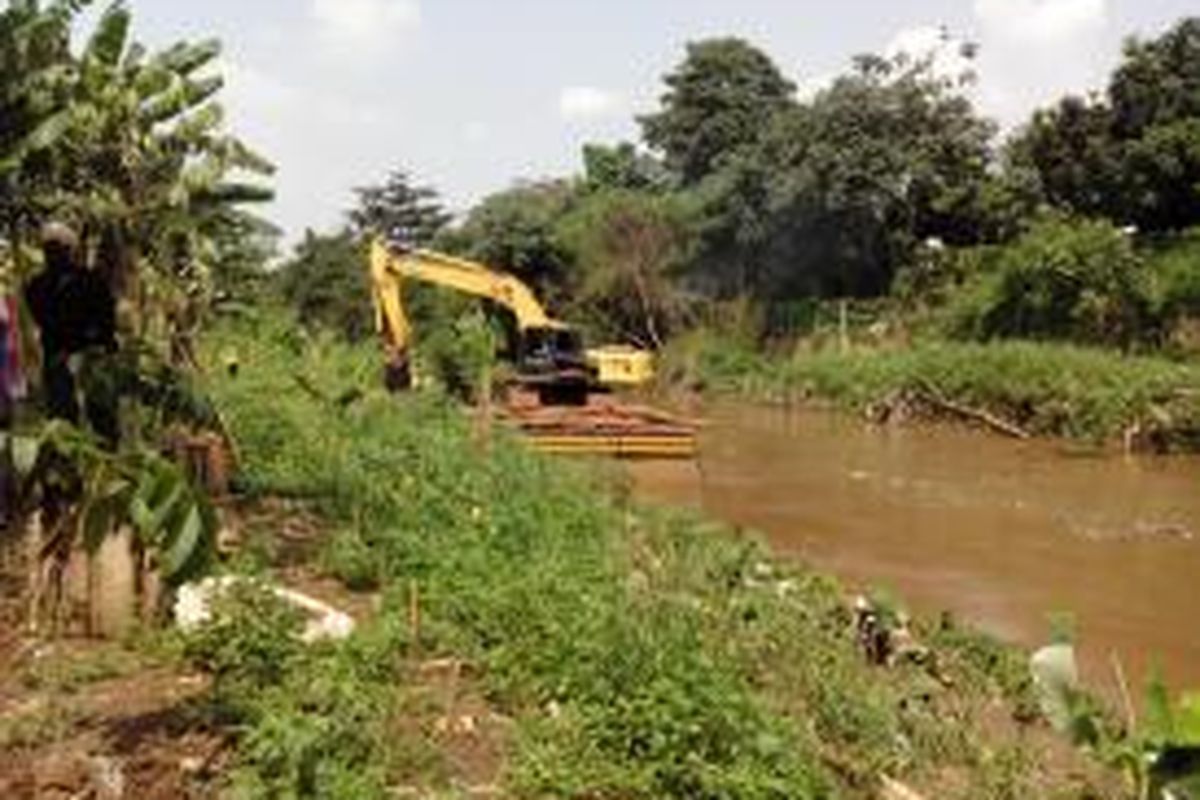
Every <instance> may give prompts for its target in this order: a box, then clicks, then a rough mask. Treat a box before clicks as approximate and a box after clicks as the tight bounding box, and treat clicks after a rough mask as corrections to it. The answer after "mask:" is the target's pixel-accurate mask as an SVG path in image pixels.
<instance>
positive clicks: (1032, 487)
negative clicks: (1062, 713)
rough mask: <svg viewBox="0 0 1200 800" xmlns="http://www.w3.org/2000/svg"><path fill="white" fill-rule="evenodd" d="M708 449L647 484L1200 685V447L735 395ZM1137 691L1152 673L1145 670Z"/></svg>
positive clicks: (717, 411) (961, 604)
mask: <svg viewBox="0 0 1200 800" xmlns="http://www.w3.org/2000/svg"><path fill="white" fill-rule="evenodd" d="M704 416H705V419H706V421H707V425H706V430H705V432H704V435H703V437H702V439H703V443H702V458H701V461H700V462H699V464H693V465H685V464H678V463H666V462H662V463H656V462H644V463H637V464H634V465H633V466H632V467H631V469H632V470H633V474H634V480H635V484H636V486H637V487H638V492H639V494H640V495H641V496H642V497H643V498H645V499H650V500H655V501H664V502H670V503H675V504H684V505H693V506H697V507H700V508H702V509H703V510H704V511H705V512H707V513H708V514H710V515H712V516H715V517H718V518H722V519H725V520H727V521H729V522H732V523H735V524H737V525H740V526H744V527H747V528H753V529H755V530H757V531H759V532H761V533H762V534H763V535H764V536H765V537H766V539H767V540H768V541H769V542H770V543H771V544H772V546H773V547H774V549H775V550H776V551H778V552H781V553H783V554H787V555H795V556H799V557H801V558H802V559H804V560H805V561H807V562H808V563H810V564H812V565H814V566H816V567H818V568H820V569H823V570H827V571H829V572H832V573H834V574H836V575H838V576H840V577H841V578H842V579H843V581H844V582H845V583H846V584H848V585H849V586H850V587H852V588H856V589H858V588H864V587H868V586H871V587H879V588H883V589H885V590H887V591H889V592H891V593H892V594H893V595H894V596H895V597H897V598H898V599H900V600H902V601H903V602H904V603H905V604H907V605H908V607H910V608H912V609H913V610H916V611H921V612H925V613H938V612H941V611H943V610H946V611H951V612H953V613H955V614H956V615H957V616H959V617H961V618H963V619H965V620H969V621H970V622H972V623H974V624H975V625H976V626H978V627H980V628H982V629H984V630H987V631H989V632H991V633H994V634H996V635H998V636H999V637H1001V638H1003V639H1006V640H1008V641H1011V642H1015V643H1018V644H1023V645H1026V646H1029V647H1036V646H1039V645H1041V644H1044V643H1046V642H1047V641H1048V638H1049V637H1050V635H1051V632H1052V631H1053V630H1054V625H1053V623H1052V620H1053V619H1054V618H1055V617H1056V616H1061V615H1069V618H1070V619H1071V620H1073V623H1074V628H1075V630H1076V633H1077V638H1078V641H1079V644H1080V648H1081V653H1082V660H1083V665H1084V673H1085V678H1086V679H1087V680H1088V682H1089V684H1090V685H1092V686H1094V687H1095V688H1098V689H1101V690H1102V691H1105V692H1111V691H1113V690H1114V686H1115V680H1114V678H1113V675H1114V670H1113V669H1112V667H1111V664H1112V661H1113V658H1112V656H1113V654H1116V655H1117V656H1119V659H1120V661H1121V662H1122V664H1123V666H1124V669H1125V670H1126V671H1127V673H1128V675H1129V677H1130V678H1131V680H1133V681H1134V682H1140V681H1141V680H1143V679H1144V678H1145V677H1146V676H1147V675H1148V674H1149V670H1150V668H1151V665H1152V664H1154V663H1158V664H1160V665H1161V666H1162V667H1163V669H1164V671H1165V673H1166V675H1167V677H1168V679H1169V680H1170V681H1171V682H1172V685H1173V686H1177V687H1184V686H1187V687H1200V458H1149V457H1146V458H1126V457H1122V456H1112V455H1109V456H1098V455H1094V454H1092V455H1081V454H1079V453H1071V452H1070V451H1069V450H1068V449H1067V448H1066V446H1064V445H1062V444H1056V443H1047V442H1036V443H1022V442H1014V441H1009V440H1006V439H1001V438H998V437H994V436H991V435H987V434H982V433H977V432H972V431H967V430H959V429H955V428H949V427H936V426H911V427H892V428H873V427H869V426H867V425H864V424H863V423H862V422H860V421H858V420H856V419H853V418H849V417H846V416H842V415H837V414H831V413H824V412H818V411H811V410H782V409H770V408H762V407H756V406H744V405H727V406H719V407H716V408H712V409H708V410H707V411H706V412H705V415H704ZM1134 688H1135V691H1136V689H1137V687H1136V686H1135V687H1134Z"/></svg>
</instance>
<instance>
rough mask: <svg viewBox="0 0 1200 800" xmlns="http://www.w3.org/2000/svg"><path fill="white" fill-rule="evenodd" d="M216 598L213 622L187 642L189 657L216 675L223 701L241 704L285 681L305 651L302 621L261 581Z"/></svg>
mask: <svg viewBox="0 0 1200 800" xmlns="http://www.w3.org/2000/svg"><path fill="white" fill-rule="evenodd" d="M214 595H215V597H214V598H213V600H212V603H211V608H210V614H211V618H210V619H209V621H208V622H206V623H204V624H203V625H202V626H200V628H199V629H198V630H196V631H195V632H194V633H192V634H190V635H189V636H188V637H187V641H186V646H185V653H186V655H187V657H188V658H189V659H190V660H191V661H192V662H193V663H194V664H195V665H196V666H198V667H200V668H201V669H203V670H205V671H206V672H209V673H211V674H212V675H213V682H214V684H213V685H214V692H215V694H216V695H217V697H218V698H219V699H221V700H222V701H224V702H229V703H232V704H237V703H240V702H242V701H243V700H244V699H245V697H244V696H253V695H254V694H255V693H257V692H259V691H261V690H263V689H265V688H267V687H270V686H275V685H277V684H279V683H280V682H281V681H282V680H283V679H284V677H285V676H286V674H287V671H288V668H289V667H290V666H291V665H292V664H293V663H294V662H295V660H296V658H297V657H298V656H299V655H300V652H301V647H302V645H301V644H300V640H299V633H300V627H301V622H302V621H301V619H300V616H299V614H298V612H297V611H296V610H295V609H293V608H291V607H289V606H288V605H287V604H285V603H284V602H283V601H282V600H280V599H279V598H278V597H276V596H275V594H274V593H273V592H272V591H271V589H270V588H268V587H267V586H265V585H263V584H261V583H259V582H257V581H251V580H244V581H238V582H236V583H230V584H229V585H227V586H224V587H222V589H221V590H220V591H217V592H215V593H214Z"/></svg>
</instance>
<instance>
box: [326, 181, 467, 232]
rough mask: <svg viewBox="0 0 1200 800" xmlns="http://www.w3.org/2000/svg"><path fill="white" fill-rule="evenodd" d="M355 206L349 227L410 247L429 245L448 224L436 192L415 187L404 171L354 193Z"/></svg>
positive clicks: (423, 187) (424, 187) (447, 217)
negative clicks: (355, 197)
mask: <svg viewBox="0 0 1200 800" xmlns="http://www.w3.org/2000/svg"><path fill="white" fill-rule="evenodd" d="M355 194H356V195H358V205H357V206H356V207H355V208H354V209H352V210H351V211H350V214H349V216H350V223H351V224H352V225H353V226H354V228H355V230H356V231H358V232H359V233H360V234H362V233H377V234H379V235H381V236H384V237H386V238H387V239H389V240H391V241H395V242H402V243H404V244H407V245H411V246H414V247H424V246H426V245H428V244H430V243H431V242H432V241H433V240H434V239H435V238H436V237H437V235H438V234H439V233H441V231H442V229H443V228H445V227H446V225H448V224H449V223H450V220H451V216H450V214H449V213H447V212H446V210H445V208H443V207H442V203H441V200H440V199H439V198H438V193H437V190H436V189H434V188H432V187H430V186H420V185H416V184H415V183H414V182H413V180H412V178H411V177H410V176H409V174H408V173H407V172H405V171H404V170H394V171H393V172H392V173H391V174H390V175H388V177H387V179H386V180H385V181H384V182H383V183H382V184H379V185H377V186H366V187H363V188H359V189H355Z"/></svg>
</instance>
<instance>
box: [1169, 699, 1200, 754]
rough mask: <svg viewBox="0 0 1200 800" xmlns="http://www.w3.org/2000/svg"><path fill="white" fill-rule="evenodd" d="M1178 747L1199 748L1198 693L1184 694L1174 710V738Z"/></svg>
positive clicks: (1199, 705) (1199, 712)
mask: <svg viewBox="0 0 1200 800" xmlns="http://www.w3.org/2000/svg"><path fill="white" fill-rule="evenodd" d="M1171 744H1173V745H1175V746H1178V747H1195V748H1200V693H1196V692H1192V693H1189V694H1185V695H1184V696H1183V699H1181V700H1180V701H1179V706H1178V707H1177V709H1176V712H1175V739H1174V741H1172V742H1171Z"/></svg>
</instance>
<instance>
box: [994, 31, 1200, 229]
mask: <svg viewBox="0 0 1200 800" xmlns="http://www.w3.org/2000/svg"><path fill="white" fill-rule="evenodd" d="M1011 147H1012V151H1013V158H1014V160H1015V161H1016V162H1017V163H1019V164H1024V165H1026V166H1028V167H1030V168H1032V169H1033V170H1034V171H1036V173H1037V174H1038V176H1039V178H1040V181H1041V185H1042V190H1043V192H1044V194H1045V197H1046V199H1047V200H1048V201H1049V202H1050V203H1051V204H1053V205H1057V206H1061V207H1064V208H1067V209H1070V210H1072V211H1075V212H1077V213H1083V214H1093V215H1102V216H1106V217H1108V218H1110V219H1112V220H1114V221H1116V222H1118V223H1120V224H1123V225H1125V224H1132V225H1136V226H1138V227H1139V228H1141V229H1142V230H1146V231H1151V232H1160V231H1175V230H1181V229H1183V228H1186V227H1189V226H1191V225H1195V224H1197V223H1200V18H1196V17H1193V18H1188V19H1184V20H1182V21H1180V22H1179V23H1178V24H1177V25H1176V26H1175V27H1173V28H1172V29H1171V30H1170V31H1168V32H1167V33H1165V34H1163V35H1162V36H1160V37H1158V38H1157V39H1151V40H1147V41H1142V40H1137V39H1132V40H1130V41H1129V42H1128V43H1127V44H1126V46H1125V55H1124V60H1123V61H1122V63H1121V65H1120V66H1119V67H1118V68H1117V70H1116V71H1115V72H1114V73H1113V76H1112V78H1111V80H1110V82H1109V85H1108V90H1107V92H1106V94H1105V95H1104V96H1096V97H1091V98H1088V99H1086V100H1085V99H1081V98H1077V97H1069V98H1066V99H1064V100H1062V101H1061V102H1060V103H1059V104H1058V105H1057V106H1056V107H1054V108H1052V109H1049V110H1046V111H1041V112H1039V113H1037V114H1036V115H1035V116H1034V118H1033V120H1032V121H1031V123H1030V124H1029V126H1028V127H1027V128H1026V129H1025V130H1024V131H1023V132H1022V133H1021V135H1019V136H1018V137H1016V138H1015V139H1014V141H1013V142H1012V145H1011Z"/></svg>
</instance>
